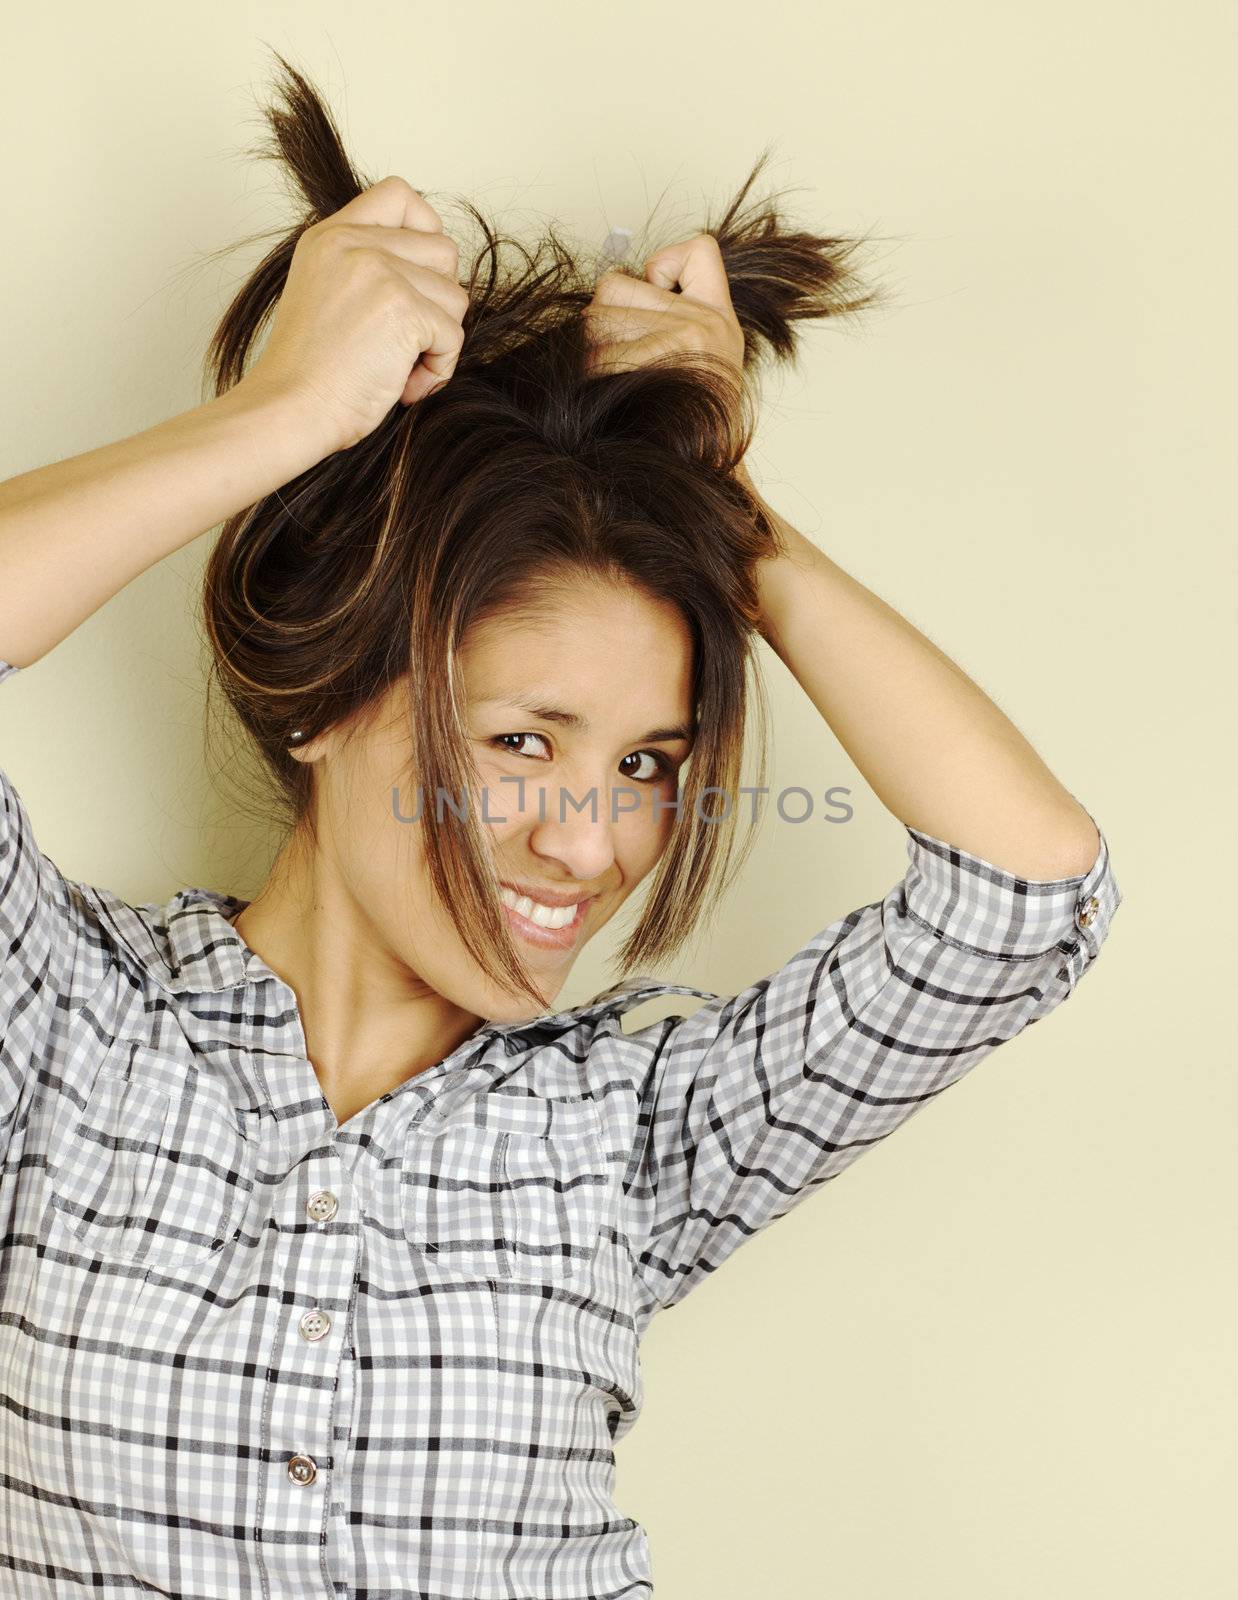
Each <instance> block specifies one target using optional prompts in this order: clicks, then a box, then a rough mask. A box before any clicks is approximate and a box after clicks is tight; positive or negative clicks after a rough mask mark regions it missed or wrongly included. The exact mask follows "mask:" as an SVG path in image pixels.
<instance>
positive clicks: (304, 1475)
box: [288, 1456, 318, 1483]
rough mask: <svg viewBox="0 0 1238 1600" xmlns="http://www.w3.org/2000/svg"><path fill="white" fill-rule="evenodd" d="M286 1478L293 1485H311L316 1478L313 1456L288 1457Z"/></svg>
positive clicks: (315, 1464) (316, 1469)
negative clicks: (290, 1480) (289, 1479)
mask: <svg viewBox="0 0 1238 1600" xmlns="http://www.w3.org/2000/svg"><path fill="white" fill-rule="evenodd" d="M288 1476H289V1477H290V1478H291V1479H292V1481H293V1483H313V1481H314V1479H315V1478H316V1477H317V1476H318V1463H317V1462H316V1461H315V1460H314V1458H313V1456H290V1457H289V1458H288Z"/></svg>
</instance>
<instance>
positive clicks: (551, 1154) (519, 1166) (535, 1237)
mask: <svg viewBox="0 0 1238 1600" xmlns="http://www.w3.org/2000/svg"><path fill="white" fill-rule="evenodd" d="M608 1183H609V1168H608V1162H607V1158H606V1153H605V1150H604V1148H603V1124H602V1113H601V1108H600V1106H599V1105H598V1104H597V1102H596V1101H594V1100H553V1099H548V1098H546V1097H544V1096H541V1095H531V1094H523V1093H521V1094H514V1093H510V1092H509V1093H503V1092H501V1091H499V1090H490V1091H489V1092H488V1093H479V1094H475V1095H472V1096H470V1097H469V1099H468V1100H467V1101H466V1102H465V1103H464V1104H463V1105H462V1106H459V1107H457V1108H455V1109H451V1108H449V1109H448V1110H447V1112H446V1113H443V1112H439V1111H437V1110H431V1111H430V1112H428V1113H427V1115H426V1116H425V1117H424V1118H421V1119H420V1120H418V1121H417V1122H415V1123H414V1124H413V1125H411V1126H410V1128H409V1130H408V1133H407V1136H406V1142H405V1149H404V1164H403V1174H402V1198H401V1206H402V1213H403V1223H404V1232H405V1236H406V1238H407V1239H408V1241H409V1243H410V1244H412V1245H414V1246H415V1247H416V1248H417V1249H418V1250H420V1251H422V1252H423V1253H424V1255H425V1256H426V1257H427V1259H428V1260H431V1261H433V1262H434V1264H435V1266H436V1267H437V1268H438V1269H439V1270H440V1271H442V1272H444V1273H446V1274H447V1275H448V1276H449V1277H453V1278H472V1279H477V1278H507V1279H515V1280H518V1281H522V1282H526V1283H562V1282H564V1281H568V1280H571V1279H573V1278H574V1277H576V1276H577V1275H579V1274H581V1273H582V1272H583V1271H584V1269H586V1268H587V1267H588V1266H589V1264H590V1263H591V1261H592V1260H593V1255H594V1252H595V1250H596V1248H597V1242H598V1238H599V1236H600V1233H601V1228H602V1221H603V1218H604V1215H605V1196H606V1192H607V1188H608Z"/></svg>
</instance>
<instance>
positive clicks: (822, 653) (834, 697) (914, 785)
mask: <svg viewBox="0 0 1238 1600" xmlns="http://www.w3.org/2000/svg"><path fill="white" fill-rule="evenodd" d="M740 475H741V477H743V479H744V481H745V483H746V485H747V487H748V488H749V489H750V490H751V491H752V492H753V493H754V494H759V491H757V490H756V488H755V486H754V485H753V483H752V480H751V478H749V477H748V476H747V474H746V472H745V471H744V470H743V469H742V468H741V473H740ZM762 505H763V506H764V509H765V511H766V514H767V515H768V516H769V517H770V518H771V519H772V520H773V522H774V524H775V526H776V527H777V528H778V532H779V536H780V538H781V539H782V541H783V544H784V548H785V550H786V554H785V555H783V556H780V557H777V558H774V559H771V560H768V561H763V562H761V563H760V564H759V567H758V583H759V589H760V595H761V605H762V612H763V616H764V623H763V626H762V633H763V635H764V637H765V638H766V640H767V641H768V643H769V644H770V646H771V648H772V649H773V650H774V651H775V652H776V653H777V654H778V656H779V657H780V658H781V659H782V661H783V662H784V663H785V664H786V666H787V667H788V668H789V669H790V671H791V672H792V673H793V674H794V676H795V677H796V679H797V680H798V681H799V683H800V684H801V686H802V687H803V689H804V691H805V692H806V693H807V694H808V696H809V698H810V699H811V700H812V702H813V704H814V705H815V706H816V707H817V710H818V711H819V712H820V713H821V715H822V716H823V717H824V718H825V720H826V721H827V722H828V723H829V725H830V727H831V729H832V730H833V732H834V733H835V735H836V736H837V738H838V740H839V742H840V743H841V744H842V745H843V747H844V749H845V750H846V751H847V754H848V755H849V756H850V757H851V759H852V760H853V761H854V762H855V764H856V766H857V767H858V768H859V770H860V771H861V773H862V774H863V776H864V778H865V781H866V782H867V783H868V784H869V786H870V787H871V788H872V790H873V792H874V793H875V794H876V795H877V797H878V799H879V800H880V801H881V802H882V804H883V805H885V806H886V807H887V808H888V809H889V810H890V811H891V812H892V813H893V814H894V815H895V816H896V817H898V818H899V819H900V821H902V822H903V823H905V824H906V825H907V826H908V827H913V828H917V829H919V830H920V831H921V832H923V833H928V834H931V835H932V836H933V837H934V838H937V839H943V840H945V841H946V842H947V843H949V844H955V845H958V846H959V847H960V848H961V849H963V850H966V851H969V852H970V853H972V854H974V855H977V856H980V857H981V858H983V859H984V860H986V861H991V862H992V863H993V864H994V865H995V866H999V867H1003V868H1004V869H1005V870H1007V871H1009V872H1013V873H1016V874H1018V875H1019V876H1022V877H1027V878H1058V877H1073V876H1075V875H1076V874H1078V873H1082V872H1086V871H1087V869H1088V868H1089V867H1090V866H1091V865H1092V863H1093V862H1094V861H1095V859H1096V854H1097V850H1098V849H1099V845H1100V840H1099V837H1098V835H1097V831H1096V827H1095V825H1094V824H1093V822H1092V821H1091V818H1090V817H1089V816H1088V814H1087V812H1086V811H1085V810H1084V808H1083V807H1082V806H1081V805H1080V804H1079V802H1078V801H1077V800H1075V799H1074V797H1073V796H1072V795H1071V794H1070V792H1069V791H1068V790H1067V789H1065V788H1064V787H1063V786H1062V784H1060V783H1059V782H1058V780H1057V779H1056V778H1055V777H1054V776H1053V774H1052V773H1051V772H1050V771H1049V769H1048V767H1046V765H1045V764H1044V762H1043V761H1042V760H1041V759H1040V757H1039V756H1038V755H1037V754H1036V752H1035V750H1034V749H1033V748H1032V747H1031V745H1030V744H1029V743H1028V742H1027V740H1026V739H1025V738H1024V737H1023V736H1022V734H1020V733H1019V731H1018V729H1017V728H1016V727H1015V726H1014V724H1013V723H1012V722H1011V721H1010V720H1009V718H1007V717H1006V716H1005V715H1004V714H1003V713H1002V712H1001V711H999V710H998V708H997V707H996V706H995V705H994V704H993V702H992V701H991V700H990V699H989V698H988V696H987V695H986V694H984V693H983V691H982V690H981V689H980V688H978V686H977V685H976V684H975V683H973V682H972V680H971V679H970V678H969V677H968V676H967V674H966V673H965V672H963V671H962V669H961V668H960V667H958V666H957V665H956V664H955V663H954V662H953V661H951V660H950V659H949V657H948V656H946V655H944V654H943V653H942V652H941V651H940V650H939V649H938V648H937V646H936V645H934V644H933V643H932V642H931V640H929V639H926V638H925V636H924V635H923V634H922V633H920V632H919V630H918V629H916V628H914V627H913V626H912V625H911V623H909V622H908V621H907V620H906V619H905V618H904V617H902V616H900V615H899V613H898V612H897V611H895V610H894V609H893V607H892V606H889V605H887V604H886V602H885V601H884V600H882V599H880V598H879V597H878V596H877V595H875V594H873V593H872V591H871V590H869V589H866V588H865V587H864V585H863V584H862V583H859V582H858V581H857V580H856V579H855V578H852V577H851V576H850V575H849V574H848V573H846V572H844V571H843V569H842V568H841V567H839V566H838V565H837V564H836V563H835V562H833V561H831V560H830V558H829V557H828V556H827V555H825V554H824V552H823V551H821V550H819V549H818V548H817V547H816V546H815V545H814V544H812V542H811V541H810V540H808V539H806V538H805V537H804V536H803V535H802V534H801V533H799V532H798V531H797V530H796V529H794V528H793V527H791V525H790V524H789V523H788V522H787V521H786V519H785V518H783V517H780V516H779V515H778V513H777V512H775V511H774V510H773V508H772V507H770V506H769V505H768V503H766V502H764V501H762Z"/></svg>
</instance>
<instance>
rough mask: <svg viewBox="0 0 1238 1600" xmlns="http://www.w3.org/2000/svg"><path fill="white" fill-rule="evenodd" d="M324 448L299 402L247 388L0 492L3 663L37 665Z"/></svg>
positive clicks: (13, 481) (26, 475)
mask: <svg viewBox="0 0 1238 1600" xmlns="http://www.w3.org/2000/svg"><path fill="white" fill-rule="evenodd" d="M320 441H321V442H320ZM329 448H330V446H329V445H328V442H327V440H326V437H325V434H324V431H323V428H322V426H321V424H320V423H319V421H318V418H317V417H316V415H314V414H313V413H312V412H311V411H310V410H309V408H308V407H307V406H306V405H305V403H304V402H303V401H301V400H299V399H298V398H297V397H296V396H295V395H293V394H292V393H276V392H275V391H267V390H266V389H264V388H263V387H262V386H261V385H255V384H252V383H250V382H249V381H248V380H245V381H242V382H241V383H239V384H237V385H236V387H235V388H233V389H230V390H229V391H228V392H227V393H226V394H224V395H221V396H220V397H219V398H218V399H216V400H210V401H208V402H206V403H205V404H204V405H200V406H196V407H195V408H194V409H193V410H192V411H186V412H183V413H182V414H180V415H179V416H175V417H170V418H169V419H168V420H167V421H166V422H160V423H158V424H157V425H156V426H155V427H153V428H147V429H146V430H145V431H144V432H142V433H136V434H134V435H133V436H132V437H130V438H127V439H120V440H118V441H117V442H116V443H114V444H107V445H103V446H101V447H100V448H99V449H97V450H88V451H87V452H86V453H85V454H84V455H79V456H71V457H69V459H68V460H65V461H57V462H54V463H53V464H52V465H50V466H46V467H38V468H36V469H35V470H34V471H31V472H23V473H21V474H20V475H19V476H18V477H16V478H10V479H8V480H7V482H5V483H0V660H4V661H9V662H11V663H12V664H13V665H14V666H16V667H26V666H29V665H30V664H31V663H32V662H34V661H37V660H38V659H39V658H40V657H41V656H44V655H46V654H47V652H48V651H49V650H51V649H52V648H53V647H54V646H55V645H57V644H59V643H60V641H61V640H62V639H64V638H66V637H67V636H68V635H69V634H70V633H72V632H73V630H74V628H76V627H77V626H78V624H79V623H81V622H83V621H85V619H86V618H87V617H88V616H90V615H91V614H92V613H93V612H95V611H97V610H98V609H99V607H100V606H101V605H103V604H104V603H105V602H106V601H107V600H110V599H111V598H112V596H113V595H114V594H117V593H119V591H120V590H121V589H123V588H124V587H125V585H126V584H127V583H129V582H130V581H131V580H132V579H134V578H136V577H137V576H138V574H139V573H141V572H145V571H146V569H147V568H148V567H151V566H154V565H155V563H156V562H158V561H160V560H162V558H163V557H164V556H167V555H170V554H171V553H172V551H174V550H179V549H180V548H181V546H182V545H185V544H188V543H189V541H190V540H191V539H195V538H197V537H198V535H199V534H201V533H204V532H205V531H206V530H207V529H208V528H212V527H214V526H215V525H216V524H217V523H219V522H222V521H224V520H225V518H227V517H230V516H232V515H233V514H234V513H235V512H237V511H241V510H243V509H244V508H245V507H246V506H249V505H253V504H254V502H255V501H256V500H260V499H261V498H262V496H263V495H265V494H269V493H270V492H271V491H272V490H274V489H277V488H279V487H280V485H281V484H284V483H287V482H288V481H289V480H290V479H291V478H294V477H296V476H297V474H298V473H300V472H303V471H305V469H306V468H308V467H311V466H313V465H314V463H315V462H316V461H319V460H321V459H322V457H323V456H324V455H326V454H327V453H328V451H329Z"/></svg>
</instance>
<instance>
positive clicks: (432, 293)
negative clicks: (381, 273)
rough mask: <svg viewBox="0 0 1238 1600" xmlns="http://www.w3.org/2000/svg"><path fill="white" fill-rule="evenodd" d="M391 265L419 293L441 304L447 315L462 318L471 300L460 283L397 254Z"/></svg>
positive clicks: (436, 303)
mask: <svg viewBox="0 0 1238 1600" xmlns="http://www.w3.org/2000/svg"><path fill="white" fill-rule="evenodd" d="M391 265H392V266H393V267H394V268H395V270H396V271H397V272H398V273H399V274H400V276H401V277H402V278H405V279H406V280H407V281H408V283H409V284H411V286H412V287H413V288H414V289H416V290H417V292H418V293H419V294H423V295H425V297H426V299H427V300H433V301H434V303H435V305H438V306H441V307H442V308H443V310H444V311H445V312H446V313H447V315H448V316H449V317H454V318H455V320H456V321H457V322H461V321H463V320H464V313H465V312H466V311H467V310H468V308H469V305H470V303H471V302H470V299H469V292H468V290H467V289H466V288H465V287H464V285H463V284H462V283H457V282H456V280H455V278H451V277H446V276H445V275H444V274H443V273H441V272H437V271H435V269H434V268H433V267H423V266H418V265H417V264H416V263H415V262H411V261H405V260H403V259H402V258H401V257H399V256H393V257H392V261H391Z"/></svg>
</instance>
